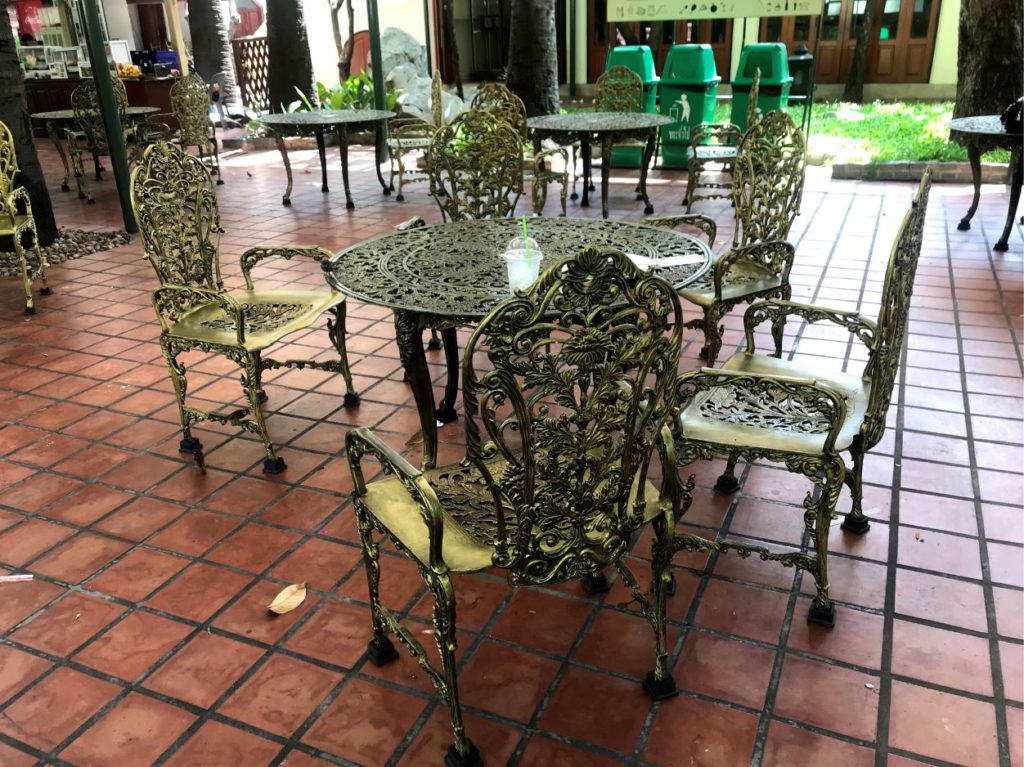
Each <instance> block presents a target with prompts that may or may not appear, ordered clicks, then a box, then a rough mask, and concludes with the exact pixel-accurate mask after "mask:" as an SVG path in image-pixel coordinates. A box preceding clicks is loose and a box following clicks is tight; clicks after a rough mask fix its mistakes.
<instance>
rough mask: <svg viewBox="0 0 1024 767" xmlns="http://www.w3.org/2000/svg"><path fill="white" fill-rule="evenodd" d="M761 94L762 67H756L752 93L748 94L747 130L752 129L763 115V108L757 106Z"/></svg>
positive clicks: (751, 87) (751, 86)
mask: <svg viewBox="0 0 1024 767" xmlns="http://www.w3.org/2000/svg"><path fill="white" fill-rule="evenodd" d="M760 95H761V67H755V68H754V77H753V78H752V80H751V83H750V94H749V95H748V96H747V130H750V129H751V128H752V127H753V125H754V123H756V122H757V121H758V119H759V118H760V117H761V110H760V109H758V108H757V100H758V98H759V97H760Z"/></svg>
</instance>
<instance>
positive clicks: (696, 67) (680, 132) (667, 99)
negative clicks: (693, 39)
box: [658, 44, 722, 168]
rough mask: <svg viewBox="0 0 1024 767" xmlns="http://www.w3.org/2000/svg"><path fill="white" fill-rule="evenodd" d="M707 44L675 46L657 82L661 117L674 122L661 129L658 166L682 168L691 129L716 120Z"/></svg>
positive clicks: (714, 75) (715, 83)
mask: <svg viewBox="0 0 1024 767" xmlns="http://www.w3.org/2000/svg"><path fill="white" fill-rule="evenodd" d="M721 81H722V78H721V77H719V76H718V72H717V70H716V69H715V54H714V52H713V51H712V50H711V46H710V45H696V44H689V45H674V46H672V48H671V49H670V50H669V52H668V56H667V57H666V58H665V70H664V71H663V72H662V74H661V80H660V82H659V83H658V91H659V95H658V97H659V101H660V109H661V114H663V115H666V116H668V117H672V118H674V119H675V122H674V123H672V124H671V125H666V126H664V127H663V128H661V164H662V165H664V166H665V167H667V168H685V167H686V166H687V163H688V162H689V159H690V130H691V129H692V128H693V127H694V126H696V125H700V124H701V123H712V122H714V121H715V105H716V103H717V99H718V84H719V83H720V82H721Z"/></svg>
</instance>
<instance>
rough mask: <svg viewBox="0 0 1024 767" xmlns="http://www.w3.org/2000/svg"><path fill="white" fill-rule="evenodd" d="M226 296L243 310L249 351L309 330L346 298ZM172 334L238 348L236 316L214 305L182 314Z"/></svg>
mask: <svg viewBox="0 0 1024 767" xmlns="http://www.w3.org/2000/svg"><path fill="white" fill-rule="evenodd" d="M227 295H228V296H230V297H231V298H233V299H234V300H235V301H237V302H238V304H239V305H241V306H242V307H243V308H244V314H245V343H244V344H242V346H243V347H244V348H245V349H247V350H249V351H256V350H258V349H263V348H265V347H267V346H270V345H271V344H272V343H274V342H276V341H278V340H280V339H281V338H283V337H284V336H286V335H288V334H289V333H293V332H295V331H296V330H302V329H303V328H306V327H309V325H310V324H311V323H312V322H313V321H314V320H316V318H317V317H319V316H320V315H321V314H322V313H323V312H325V311H327V310H328V309H330V308H332V307H335V306H338V305H340V304H342V303H344V301H345V296H344V295H342V294H341V293H338V292H336V291H333V290H332V291H325V290H234V291H229V292H228V294H227ZM169 332H170V334H171V335H172V336H175V337H177V338H187V339H191V340H194V341H204V342H206V343H210V344H216V345H218V346H238V336H237V327H236V323H235V319H234V317H232V316H230V315H228V314H227V313H225V311H224V310H223V309H221V308H220V307H219V306H218V305H216V304H213V303H210V304H204V305H202V306H199V307H197V308H195V309H193V310H191V311H190V312H188V313H187V314H185V315H183V316H182V317H181V319H180V320H178V321H177V322H176V323H174V324H173V325H172V326H171V328H170V331H169Z"/></svg>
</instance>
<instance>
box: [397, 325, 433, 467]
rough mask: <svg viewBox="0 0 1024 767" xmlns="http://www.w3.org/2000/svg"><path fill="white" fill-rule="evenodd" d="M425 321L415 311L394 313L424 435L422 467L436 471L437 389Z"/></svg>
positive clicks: (400, 347)
mask: <svg viewBox="0 0 1024 767" xmlns="http://www.w3.org/2000/svg"><path fill="white" fill-rule="evenodd" d="M424 320H425V318H424V317H423V315H421V314H416V313H415V312H403V311H400V310H396V311H395V340H396V341H397V342H398V353H399V356H400V357H401V359H402V362H403V364H404V365H405V368H406V371H407V372H408V375H409V382H410V384H411V385H412V396H413V399H414V400H415V401H416V411H417V413H418V414H419V417H420V433H421V434H422V435H423V460H422V463H421V467H422V468H423V469H424V470H426V469H432V468H434V466H435V465H436V463H437V425H436V423H435V420H434V419H435V415H434V390H433V387H432V386H431V385H430V370H429V368H428V367H427V356H426V354H424V352H423V328H424V327H425V322H424Z"/></svg>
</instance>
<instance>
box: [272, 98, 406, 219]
mask: <svg viewBox="0 0 1024 767" xmlns="http://www.w3.org/2000/svg"><path fill="white" fill-rule="evenodd" d="M394 116H395V113H394V112H388V111H385V110H382V109H322V110H317V111H313V112H290V113H287V114H265V115H260V116H259V118H257V119H258V120H259V121H260V122H261V123H263V124H264V125H265V126H266V127H267V129H268V130H269V131H270V133H271V134H273V136H274V140H275V142H276V143H277V149H278V151H279V152H280V153H281V159H282V160H283V161H284V170H285V173H287V174H288V186H287V188H286V189H285V191H284V196H283V197H282V198H281V203H282V204H283V205H291V204H292V166H291V163H290V162H289V161H288V148H287V147H286V146H285V143H284V140H285V137H286V136H308V135H310V134H313V135H314V136H315V137H316V148H317V152H319V154H320V176H321V179H322V184H321V187H320V191H321V192H324V193H327V192H329V191H330V189H328V188H327V150H326V145H325V143H324V133H326V132H327V131H332V132H333V133H335V135H337V137H338V151H339V152H340V154H341V179H342V181H343V182H344V183H345V207H346V208H348V209H349V210H352V208H354V207H355V206H356V205H355V203H354V202H352V192H351V191H350V190H349V185H348V134H349V131H359V130H373V131H374V135H375V137H376V145H377V146H378V147H379V146H382V144H383V141H384V126H385V125H386V124H387V121H388V120H390V119H391V118H392V117H394ZM374 165H376V167H377V179H378V180H379V181H380V185H381V187H382V188H383V190H384V194H391V186H390V185H389V184H388V183H387V182H385V181H384V176H382V175H381V172H380V163H377V162H375V163H374Z"/></svg>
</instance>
